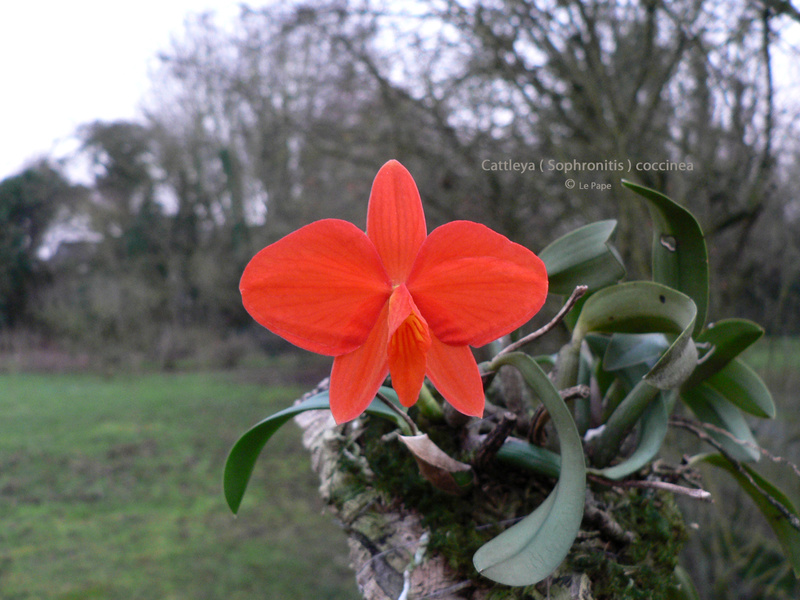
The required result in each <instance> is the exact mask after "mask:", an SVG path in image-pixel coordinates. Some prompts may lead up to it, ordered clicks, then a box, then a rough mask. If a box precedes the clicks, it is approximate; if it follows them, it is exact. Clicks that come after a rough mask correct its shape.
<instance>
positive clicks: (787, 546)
mask: <svg viewBox="0 0 800 600" xmlns="http://www.w3.org/2000/svg"><path fill="white" fill-rule="evenodd" d="M700 461H703V462H706V463H708V464H710V465H714V466H715V467H720V468H721V469H725V470H726V471H728V473H730V474H731V475H733V477H734V478H735V479H736V481H737V482H738V483H739V485H740V486H741V487H742V489H743V490H744V491H745V492H747V494H748V495H749V496H750V497H751V498H752V499H753V501H754V502H755V503H756V506H758V508H759V510H761V512H762V513H763V515H764V516H765V517H766V519H767V522H768V523H769V526H770V527H772V530H773V531H774V532H775V535H776V536H777V537H778V541H779V542H780V543H781V546H782V547H783V551H784V554H785V555H786V558H787V559H788V560H789V563H790V564H791V565H792V570H794V574H795V577H800V531H798V530H797V529H795V527H794V526H793V525H792V524H791V523H790V522H789V521H788V520H787V519H786V516H785V515H784V514H783V513H782V512H781V511H780V510H778V509H777V508H776V507H775V506H773V504H772V503H771V502H770V501H769V500H767V498H766V497H765V496H764V493H763V492H766V493H767V494H769V495H770V496H772V498H773V499H774V500H777V501H778V502H779V503H780V504H782V505H783V506H784V508H786V510H788V511H789V512H790V513H791V514H793V515H795V516H800V513H798V512H797V509H796V508H795V507H794V505H793V504H792V502H791V500H789V498H788V497H787V496H786V494H784V493H783V492H782V491H781V490H779V489H778V488H776V487H775V486H774V485H773V484H771V483H770V482H769V481H767V480H766V479H764V478H763V477H762V476H761V475H759V474H758V473H756V472H755V471H754V470H753V469H752V468H750V467H749V466H748V465H742V467H743V468H744V469H745V471H747V473H748V474H749V475H750V477H752V479H753V481H754V482H755V483H756V485H757V486H758V487H756V485H753V484H752V483H750V481H748V479H747V477H745V476H744V475H743V474H742V473H740V472H739V471H738V470H737V469H736V467H735V466H734V465H733V464H731V462H730V461H729V460H727V459H726V458H725V457H724V456H722V455H721V454H708V455H705V456H701V457H697V458H695V459H694V460H692V461H691V463H690V464H692V465H695V464H697V463H698V462H700ZM759 488H761V489H759ZM762 490H763V492H762Z"/></svg>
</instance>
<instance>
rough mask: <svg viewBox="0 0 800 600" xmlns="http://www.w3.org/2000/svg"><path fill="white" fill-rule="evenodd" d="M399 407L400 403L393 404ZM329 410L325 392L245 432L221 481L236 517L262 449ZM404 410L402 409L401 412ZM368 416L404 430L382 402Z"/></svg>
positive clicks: (383, 390) (387, 393) (389, 394)
mask: <svg viewBox="0 0 800 600" xmlns="http://www.w3.org/2000/svg"><path fill="white" fill-rule="evenodd" d="M381 393H382V394H383V395H384V396H386V397H388V398H390V399H392V400H396V399H397V395H396V394H395V393H394V390H393V389H391V388H385V387H384V388H381ZM396 404H397V405H398V407H399V406H400V405H399V403H396ZM328 408H330V404H329V402H328V392H322V393H320V394H317V395H315V396H312V397H311V398H308V399H306V400H304V401H303V402H300V403H299V404H295V405H294V406H290V407H289V408H286V409H284V410H282V411H280V412H277V413H275V414H274V415H272V416H270V417H267V418H266V419H264V420H263V421H261V422H259V423H257V424H256V425H254V426H253V427H251V428H250V429H249V430H248V431H247V432H245V434H244V435H242V437H240V438H239V440H238V441H237V442H236V443H235V444H234V445H233V448H231V451H230V453H229V454H228V459H227V460H226V461H225V472H224V475H223V480H222V487H223V491H224V493H225V500H226V501H227V503H228V507H229V508H230V509H231V511H232V512H233V513H234V514H236V513H237V512H238V511H239V506H241V503H242V498H243V497H244V492H245V490H246V489H247V484H248V483H249V481H250V476H251V475H252V474H253V467H254V466H255V464H256V460H257V459H258V455H259V454H261V450H262V449H263V448H264V446H265V445H266V443H267V442H268V441H269V439H270V438H271V437H272V436H273V434H274V433H275V432H276V431H278V429H280V428H281V427H282V426H283V425H284V424H285V423H286V422H287V421H289V420H290V419H292V418H293V417H295V416H296V415H299V414H300V413H302V412H306V411H309V410H321V409H328ZM401 410H403V409H401ZM366 412H367V413H368V414H372V415H376V416H379V417H382V418H384V419H388V420H390V421H392V422H394V423H396V424H397V425H398V427H401V428H402V427H405V426H406V425H405V422H404V421H403V420H402V418H401V417H400V416H399V415H398V414H397V413H395V412H394V411H393V410H391V409H390V408H388V407H387V406H386V405H385V404H384V403H383V402H381V401H379V400H373V401H372V404H370V405H369V407H368V408H367V411H366Z"/></svg>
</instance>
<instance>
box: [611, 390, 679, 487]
mask: <svg viewBox="0 0 800 600" xmlns="http://www.w3.org/2000/svg"><path fill="white" fill-rule="evenodd" d="M666 394H677V392H675V391H670V392H660V393H659V394H658V395H657V396H656V397H655V398H654V399H653V401H652V402H650V403H649V404H648V405H647V408H645V411H644V414H643V415H642V429H641V431H640V432H639V443H638V445H637V446H636V450H635V451H634V452H633V454H631V455H630V456H629V457H628V458H627V459H625V460H624V461H622V462H621V463H619V464H616V465H614V466H613V467H607V468H605V469H600V470H598V471H595V472H596V473H597V474H599V475H602V476H603V477H607V478H608V479H623V478H624V477H627V476H628V475H630V474H631V473H635V472H636V471H638V470H639V469H641V468H642V467H644V466H645V465H646V464H647V463H649V462H650V461H651V460H653V459H654V458H655V457H656V456H657V455H658V452H659V450H661V445H662V444H663V443H664V438H665V437H666V435H667V429H668V421H669V414H668V412H667V410H668V409H667V406H668V402H666V401H665V399H664V396H665V395H666Z"/></svg>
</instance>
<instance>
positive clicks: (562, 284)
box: [539, 220, 625, 295]
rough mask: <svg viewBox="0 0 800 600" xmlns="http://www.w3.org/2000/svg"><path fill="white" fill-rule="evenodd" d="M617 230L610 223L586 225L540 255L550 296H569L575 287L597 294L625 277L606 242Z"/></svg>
mask: <svg viewBox="0 0 800 600" xmlns="http://www.w3.org/2000/svg"><path fill="white" fill-rule="evenodd" d="M616 226H617V222H616V221H613V220H610V221H599V222H597V223H591V224H590V225H585V226H584V227H580V228H579V229H576V230H574V231H572V232H570V233H568V234H566V235H565V236H563V237H560V238H558V239H557V240H556V241H554V242H552V243H551V244H550V245H548V246H547V247H546V248H544V249H543V250H542V251H541V252H540V253H539V258H541V259H542V261H544V264H545V266H546V267H547V277H548V279H549V282H550V292H551V293H553V294H563V295H568V294H571V293H572V290H574V289H575V287H576V286H578V285H586V286H588V287H589V290H590V291H591V290H596V289H600V288H602V287H605V286H607V285H611V284H612V283H615V282H617V281H619V280H620V279H622V278H623V277H624V276H625V267H623V266H622V261H621V260H620V258H619V255H618V254H617V252H616V251H615V250H614V249H613V248H612V247H611V246H610V245H609V242H608V240H609V238H610V237H611V234H612V233H613V232H614V229H615V228H616Z"/></svg>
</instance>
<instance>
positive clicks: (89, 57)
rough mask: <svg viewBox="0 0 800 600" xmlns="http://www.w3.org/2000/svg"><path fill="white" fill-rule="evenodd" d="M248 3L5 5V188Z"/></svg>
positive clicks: (0, 11)
mask: <svg viewBox="0 0 800 600" xmlns="http://www.w3.org/2000/svg"><path fill="white" fill-rule="evenodd" d="M240 3H242V0H137V2H126V3H123V2H113V1H111V0H38V1H30V2H27V1H25V0H13V1H12V0H5V1H4V2H3V6H2V8H0V180H2V179H3V178H5V177H7V176H9V175H13V174H16V173H17V172H19V170H20V169H21V168H22V167H23V166H24V165H25V164H26V163H29V162H31V161H33V160H35V159H36V158H37V157H41V156H56V157H59V156H63V155H64V154H65V153H68V152H69V151H70V150H72V149H74V148H75V146H76V142H75V140H74V138H73V137H72V136H73V134H74V132H75V130H76V128H77V127H78V126H79V125H82V124H84V123H89V122H91V121H94V120H97V119H101V120H114V119H131V118H135V117H136V115H137V110H138V107H139V104H140V102H141V100H142V98H143V97H144V96H145V94H146V92H147V90H148V88H149V80H148V73H149V70H150V69H151V68H152V67H153V65H154V62H155V57H156V55H157V53H158V52H159V50H163V49H166V48H168V47H169V43H170V38H171V36H176V35H177V36H180V35H182V32H183V28H184V27H183V26H184V22H185V20H186V18H187V17H188V16H189V15H190V14H199V13H202V12H205V11H212V12H215V13H216V14H217V23H218V24H225V23H230V22H231V21H232V20H233V19H234V18H235V17H236V15H238V13H239V4H240ZM245 3H247V4H250V5H251V6H260V5H263V4H267V3H268V1H267V0H251V1H249V2H245ZM792 26H793V27H792V29H793V31H792V32H791V33H786V32H784V34H783V36H782V37H783V39H784V40H786V41H790V42H791V43H792V44H795V45H796V44H798V40H800V34H799V33H798V26H797V24H796V23H793V24H792ZM784 49H785V48H784ZM781 59H782V60H781ZM788 63H789V64H791V65H792V67H787V57H786V56H780V52H779V56H778V61H777V65H776V80H777V82H778V84H779V86H780V87H781V88H782V90H781V91H782V92H783V93H784V94H786V95H787V96H788V97H790V98H794V99H795V100H796V99H797V97H798V92H799V91H800V90H798V87H797V84H798V81H800V76H798V69H800V67H798V63H800V61H798V60H797V49H796V48H795V49H794V51H793V52H791V53H790V58H788ZM781 84H783V85H781ZM787 84H788V85H787ZM779 102H780V101H779ZM793 104H796V103H793Z"/></svg>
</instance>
